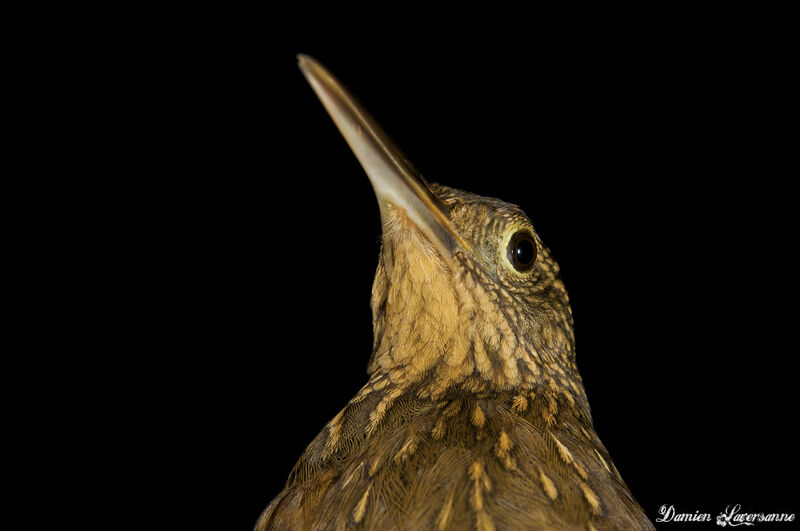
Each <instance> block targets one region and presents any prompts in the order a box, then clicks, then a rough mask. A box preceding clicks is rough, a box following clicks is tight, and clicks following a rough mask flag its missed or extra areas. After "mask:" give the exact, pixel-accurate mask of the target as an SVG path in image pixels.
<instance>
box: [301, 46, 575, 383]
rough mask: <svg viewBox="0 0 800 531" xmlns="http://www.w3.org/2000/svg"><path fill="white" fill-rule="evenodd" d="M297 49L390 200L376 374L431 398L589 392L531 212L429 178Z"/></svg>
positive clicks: (376, 294)
mask: <svg viewBox="0 0 800 531" xmlns="http://www.w3.org/2000/svg"><path fill="white" fill-rule="evenodd" d="M298 59H299V66H300V69H301V70H302V72H303V74H304V75H305V77H306V79H307V80H308V81H309V83H310V84H311V86H312V88H313V89H314V91H315V93H316V94H317V96H318V97H319V99H320V100H321V101H322V103H323V105H324V106H325V108H326V109H327V111H328V113H329V114H330V115H331V117H332V118H333V120H334V122H335V123H336V125H337V127H338V128H339V130H340V132H341V133H342V135H343V136H344V138H345V140H346V141H347V142H348V144H349V145H350V147H351V149H352V150H353V152H354V153H355V155H356V157H357V158H358V160H359V161H360V162H361V165H362V166H363V167H364V169H365V171H366V173H367V175H368V177H369V179H370V181H371V183H372V186H373V188H374V190H375V194H376V196H377V199H378V204H379V207H380V212H381V220H382V226H383V238H382V246H381V258H380V260H379V262H378V268H377V272H376V275H375V282H374V284H373V289H372V312H373V326H374V348H373V354H372V359H371V360H370V364H369V371H370V373H373V374H375V373H380V374H382V375H385V377H386V378H387V379H388V380H389V381H391V382H392V383H393V384H402V385H403V386H404V387H414V388H416V389H417V394H418V395H419V396H429V397H431V398H438V397H442V396H444V395H446V394H447V393H448V391H450V390H468V391H472V392H476V393H482V392H492V391H511V390H515V389H520V388H530V389H533V388H536V387H537V386H542V385H547V386H550V387H558V388H559V389H560V390H561V391H562V392H565V391H566V392H570V393H573V394H574V395H575V397H576V398H577V397H581V398H582V397H583V390H582V387H581V386H580V384H579V382H580V378H579V376H578V374H577V369H576V367H575V358H574V335H573V332H572V315H571V310H570V307H569V301H568V298H567V293H566V290H565V288H564V285H563V283H562V282H561V280H560V278H559V268H558V264H557V263H556V262H555V260H554V259H553V258H552V256H551V254H550V251H549V250H548V249H547V247H545V245H544V244H543V242H542V240H541V238H540V237H539V235H538V234H537V232H536V230H535V228H534V227H533V224H532V223H531V221H530V219H529V218H528V217H527V216H526V215H525V214H524V213H523V212H522V210H521V209H520V208H518V207H517V206H515V205H512V204H509V203H505V202H503V201H500V200H498V199H492V198H486V197H482V196H479V195H475V194H471V193H467V192H463V191H460V190H456V189H453V188H449V187H446V186H442V185H438V184H429V183H428V182H427V181H425V179H424V178H423V177H422V176H421V175H420V174H419V173H418V172H417V170H416V169H415V168H414V166H413V165H412V164H411V163H410V162H409V161H408V160H406V158H405V157H404V156H403V155H402V153H401V152H400V150H399V149H398V148H397V147H396V146H395V145H394V143H393V142H392V141H391V140H390V139H389V137H388V136H387V135H386V134H385V133H384V132H383V131H382V129H381V128H380V127H379V126H378V125H377V124H376V123H375V121H374V120H373V119H372V118H371V117H370V116H369V114H368V113H367V112H366V111H365V110H364V109H363V108H362V107H361V106H360V105H359V104H358V103H357V102H356V101H355V99H354V98H353V97H352V96H351V95H350V94H349V93H348V92H347V91H346V90H345V89H344V87H343V86H342V85H341V83H339V82H338V81H337V80H336V79H335V78H334V77H333V75H332V74H331V73H330V72H329V71H327V70H326V69H325V68H324V67H323V66H322V65H320V64H319V63H318V62H316V61H315V60H314V59H312V58H310V57H308V56H302V55H301V56H299V57H298Z"/></svg>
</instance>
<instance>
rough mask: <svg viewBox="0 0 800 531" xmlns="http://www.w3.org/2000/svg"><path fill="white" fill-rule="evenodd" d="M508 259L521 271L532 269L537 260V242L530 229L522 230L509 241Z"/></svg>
mask: <svg viewBox="0 0 800 531" xmlns="http://www.w3.org/2000/svg"><path fill="white" fill-rule="evenodd" d="M508 261H509V262H511V265H512V266H514V269H516V270H517V271H519V272H520V273H524V272H526V271H530V270H531V268H532V267H533V263H534V262H535V261H536V242H535V241H534V239H533V236H531V234H530V233H529V232H528V231H525V230H521V231H519V232H516V233H514V235H513V236H511V240H510V241H509V242H508Z"/></svg>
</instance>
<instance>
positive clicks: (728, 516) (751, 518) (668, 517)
mask: <svg viewBox="0 0 800 531" xmlns="http://www.w3.org/2000/svg"><path fill="white" fill-rule="evenodd" d="M658 514H660V515H661V517H660V518H656V522H659V523H661V522H711V514H710V513H701V512H700V511H695V512H694V513H681V512H678V511H677V510H676V509H675V506H674V505H662V506H661V507H660V508H659V509H658ZM794 518H795V517H794V513H746V512H742V506H741V505H740V504H738V503H737V504H736V505H728V506H727V507H726V508H725V510H724V511H722V512H721V513H719V515H717V525H718V526H722V527H725V526H731V527H736V526H740V525H753V524H755V523H759V522H794Z"/></svg>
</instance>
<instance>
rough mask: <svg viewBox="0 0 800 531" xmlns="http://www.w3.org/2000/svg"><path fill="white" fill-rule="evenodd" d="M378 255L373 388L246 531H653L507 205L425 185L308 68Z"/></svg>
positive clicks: (536, 251)
mask: <svg viewBox="0 0 800 531" xmlns="http://www.w3.org/2000/svg"><path fill="white" fill-rule="evenodd" d="M300 65H301V69H302V70H303V72H304V74H305V75H306V77H307V78H308V79H309V81H310V82H311V84H312V87H314V89H315V91H316V92H317V94H318V95H319V96H320V99H322V101H323V103H324V104H325V106H326V108H327V109H328V111H329V112H330V113H331V115H332V116H333V118H334V120H335V121H336V123H337V125H338V126H339V127H340V130H342V132H343V134H344V135H345V137H346V138H347V139H348V142H349V143H350V145H351V147H352V148H353V150H354V151H355V152H356V155H357V156H358V157H359V160H361V162H362V164H363V165H364V167H365V169H366V170H367V173H368V175H369V176H370V179H371V180H372V181H373V185H374V187H375V189H376V194H377V195H378V199H379V202H380V204H381V214H382V219H383V226H384V230H383V233H384V234H383V245H382V250H381V259H380V261H379V264H378V270H377V272H376V275H375V283H374V285H373V290H372V311H373V328H374V335H375V341H374V349H373V355H372V359H371V360H370V363H369V367H368V370H369V374H370V378H369V381H368V382H367V384H366V385H365V386H364V387H363V388H362V389H361V391H359V393H358V394H357V395H356V396H355V397H354V398H353V399H352V400H351V401H350V402H349V403H348V404H347V406H346V407H345V408H344V409H343V410H342V411H341V412H340V413H339V414H338V415H336V417H335V418H334V419H333V420H331V421H330V422H329V423H328V425H327V426H326V427H325V428H324V429H323V430H322V432H321V433H320V434H319V435H318V436H317V437H316V438H315V439H314V441H313V442H312V443H311V444H310V445H309V447H308V448H307V449H306V451H305V453H304V454H303V456H302V457H301V458H300V461H299V462H298V463H297V465H296V466H295V468H294V470H293V471H292V473H291V475H290V477H289V480H288V482H287V484H286V487H285V489H284V490H283V492H281V493H280V494H279V495H278V496H277V497H276V498H275V499H274V500H273V501H272V502H271V503H270V504H269V506H268V507H267V508H266V510H265V511H264V513H263V514H262V516H261V518H260V519H259V521H258V523H257V525H256V529H257V530H262V529H349V528H363V529H480V530H491V529H587V530H588V529H598V530H599V529H653V526H652V524H651V523H650V521H649V520H648V519H647V517H646V516H645V515H644V512H643V511H642V509H641V508H640V507H639V506H638V505H637V503H636V502H635V501H634V499H633V497H632V496H631V494H630V492H629V491H628V488H627V487H626V486H625V483H624V482H623V481H622V478H621V477H620V475H619V473H618V472H617V470H616V468H615V467H614V465H613V463H612V461H611V458H610V457H609V454H608V452H607V451H606V449H605V447H604V446H603V444H602V443H601V442H600V440H599V439H598V437H597V434H596V433H595V431H594V428H593V427H592V420H591V415H590V412H589V405H588V403H587V400H586V395H585V393H584V390H583V386H582V383H581V378H580V375H579V374H578V370H577V367H576V365H575V351H574V336H573V332H572V314H571V311H570V308H569V302H568V299H567V293H566V291H565V289H564V285H563V284H562V282H561V280H560V279H559V275H558V265H557V264H556V262H555V261H554V260H553V258H552V257H551V255H550V252H549V251H548V249H547V248H546V247H545V246H544V245H543V243H542V241H541V239H540V238H539V236H538V234H537V233H536V232H535V231H534V229H533V226H532V225H531V222H530V220H529V219H528V218H527V217H526V216H525V214H524V213H523V212H522V211H521V210H520V209H519V208H517V207H516V206H514V205H510V204H508V203H504V202H502V201H499V200H496V199H488V198H484V197H480V196H477V195H474V194H469V193H466V192H461V191H458V190H454V189H451V188H447V187H444V186H439V185H428V184H426V183H425V182H424V180H422V179H421V177H420V176H418V175H417V174H415V173H414V170H413V169H412V168H411V166H410V165H408V164H407V163H406V162H405V160H404V159H403V158H402V156H401V155H400V154H399V151H397V149H396V148H395V147H394V146H393V145H392V144H391V143H390V142H389V141H388V139H387V138H386V136H385V135H384V134H383V132H382V131H381V130H380V129H379V128H378V127H377V125H376V124H374V122H372V121H371V119H370V118H369V117H368V116H367V115H366V113H365V112H364V111H363V109H361V108H360V107H358V106H357V104H356V103H355V102H354V101H353V100H352V98H351V97H350V96H349V95H348V94H347V93H346V92H345V91H344V89H342V88H341V85H339V84H338V82H337V81H336V80H335V79H334V78H333V77H332V76H331V75H330V73H328V72H327V71H326V70H324V68H322V67H321V66H320V65H319V64H318V63H316V62H314V61H313V60H312V59H310V58H307V57H301V58H300Z"/></svg>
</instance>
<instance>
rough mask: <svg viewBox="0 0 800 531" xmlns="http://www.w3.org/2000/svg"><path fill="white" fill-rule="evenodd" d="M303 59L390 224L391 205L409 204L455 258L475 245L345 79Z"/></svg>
mask: <svg viewBox="0 0 800 531" xmlns="http://www.w3.org/2000/svg"><path fill="white" fill-rule="evenodd" d="M297 60H298V65H299V67H300V70H301V71H302V72H303V75H304V76H305V77H306V79H307V80H308V82H309V84H311V88H313V89H314V92H315V93H316V94H317V97H318V98H319V99H320V101H321V102H322V105H324V106H325V109H326V110H327V111H328V114H329V115H330V116H331V118H333V121H334V123H336V126H337V127H338V128H339V132H341V133H342V136H344V138H345V140H346V141H347V143H348V144H349V145H350V149H352V150H353V153H355V155H356V157H357V158H358V161H359V162H360V163H361V166H362V167H363V168H364V171H366V172H367V176H368V177H369V180H370V181H371V182H372V187H373V189H374V190H375V195H376V196H377V197H378V203H379V205H380V209H381V217H382V218H383V220H384V224H383V225H384V228H385V227H386V223H385V222H386V219H387V215H388V212H389V209H393V208H399V209H403V210H405V212H406V214H407V215H408V217H409V218H410V219H411V221H412V222H413V223H414V224H415V225H416V226H417V227H418V228H419V229H420V230H421V231H422V233H423V234H425V236H426V237H427V238H428V239H429V240H430V241H431V242H432V243H433V244H434V245H435V246H436V247H437V248H438V249H439V251H440V253H441V254H442V256H444V257H445V258H446V259H448V260H450V259H451V258H452V256H453V253H454V252H455V251H456V249H457V248H459V247H461V248H464V249H466V250H469V247H468V246H467V245H466V243H465V242H464V241H463V239H462V238H461V237H460V236H459V235H458V233H457V232H456V230H455V229H454V227H453V225H452V223H451V221H450V218H449V215H448V212H447V208H446V206H445V205H444V204H443V203H442V202H441V201H439V199H438V198H437V197H436V196H435V195H433V193H432V192H431V191H430V189H429V188H428V186H427V185H426V184H425V181H424V180H423V179H422V177H421V175H419V173H418V172H417V171H416V169H415V168H414V167H413V166H412V165H411V164H410V163H409V162H408V161H407V160H406V159H405V157H404V156H403V155H402V153H401V152H400V150H399V149H398V148H397V146H396V145H395V144H394V142H392V141H391V139H390V138H389V137H388V136H387V135H386V133H384V132H383V130H382V129H381V128H380V126H379V125H378V124H377V123H376V122H375V120H374V119H373V118H372V117H371V116H370V115H369V114H368V113H367V112H366V111H365V110H364V109H363V108H362V107H361V106H360V105H359V104H358V103H357V102H356V100H355V98H353V96H352V95H350V93H349V92H347V90H346V89H345V88H344V87H343V86H342V84H341V83H339V81H338V80H337V79H336V78H335V77H333V75H332V74H331V73H330V72H329V71H328V70H327V69H326V68H325V67H324V66H322V65H321V64H320V63H318V62H317V61H316V60H314V59H313V58H311V57H309V56H307V55H303V54H300V55H298V56H297Z"/></svg>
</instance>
